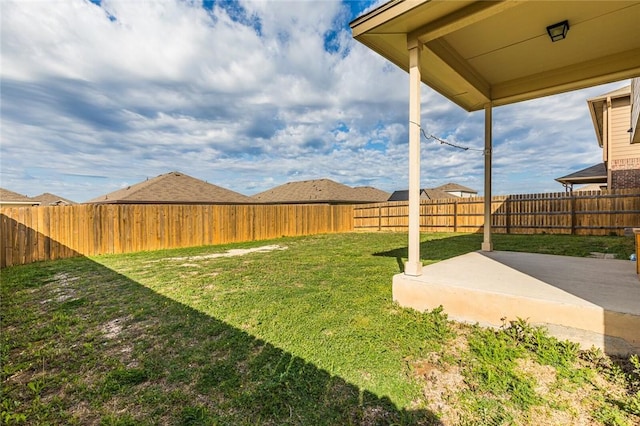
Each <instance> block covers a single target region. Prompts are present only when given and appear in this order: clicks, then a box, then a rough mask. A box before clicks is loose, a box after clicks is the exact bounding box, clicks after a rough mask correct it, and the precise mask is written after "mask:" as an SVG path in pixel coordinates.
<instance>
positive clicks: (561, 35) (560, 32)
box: [547, 21, 569, 42]
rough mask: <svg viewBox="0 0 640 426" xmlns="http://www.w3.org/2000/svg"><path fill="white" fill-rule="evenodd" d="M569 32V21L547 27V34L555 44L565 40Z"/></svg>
mask: <svg viewBox="0 0 640 426" xmlns="http://www.w3.org/2000/svg"><path fill="white" fill-rule="evenodd" d="M567 31H569V21H562V22H558V23H557V24H553V25H549V26H548V27H547V33H549V37H550V38H551V41H553V42H556V41H558V40H564V39H565V38H566V37H567Z"/></svg>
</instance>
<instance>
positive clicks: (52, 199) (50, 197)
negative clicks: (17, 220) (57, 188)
mask: <svg viewBox="0 0 640 426" xmlns="http://www.w3.org/2000/svg"><path fill="white" fill-rule="evenodd" d="M31 199H32V200H35V201H40V205H41V206H69V205H72V204H76V202H75V201H71V200H67V199H66V198H63V197H60V196H59V195H55V194H52V193H50V192H45V193H44V194H40V195H36V196H35V197H31Z"/></svg>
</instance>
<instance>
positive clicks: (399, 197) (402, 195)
mask: <svg viewBox="0 0 640 426" xmlns="http://www.w3.org/2000/svg"><path fill="white" fill-rule="evenodd" d="M447 198H459V197H457V196H456V195H452V194H449V193H448V192H445V191H443V190H441V189H437V188H422V189H420V199H422V200H444V199H447ZM408 200H409V191H408V190H406V189H405V190H400V191H395V192H394V193H393V194H391V197H389V199H388V200H387V201H408Z"/></svg>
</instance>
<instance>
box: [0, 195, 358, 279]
mask: <svg viewBox="0 0 640 426" xmlns="http://www.w3.org/2000/svg"><path fill="white" fill-rule="evenodd" d="M0 219H1V224H0V233H1V234H0V267H5V266H11V265H20V264H27V263H32V262H36V261H39V260H50V259H60V258H67V257H72V256H79V255H89V256H91V255H99V254H107V253H128V252H135V251H144V250H158V249H166V248H178V247H193V246H200V245H208V244H222V243H229V242H242V241H255V240H265V239H269V238H278V237H282V236H296V235H311V234H321V233H332V232H349V231H352V230H353V207H352V206H350V205H337V206H331V205H318V204H306V205H91V204H81V205H74V206H51V207H19V208H2V209H0Z"/></svg>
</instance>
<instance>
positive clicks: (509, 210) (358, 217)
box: [354, 188, 640, 235]
mask: <svg viewBox="0 0 640 426" xmlns="http://www.w3.org/2000/svg"><path fill="white" fill-rule="evenodd" d="M408 211H409V205H408V202H406V201H396V202H387V203H378V204H366V205H357V206H354V229H355V230H356V231H385V230H386V231H406V230H407V229H408ZM483 226H484V198H483V197H473V198H457V199H443V200H423V201H421V203H420V230H421V231H422V232H480V231H481V230H482V227H483ZM491 226H492V230H493V232H496V233H506V234H535V233H547V234H577V235H623V233H624V229H625V228H633V227H640V188H636V189H627V190H615V191H601V192H600V191H598V192H596V191H594V192H573V193H565V192H559V193H547V194H522V195H508V196H496V197H492V199H491Z"/></svg>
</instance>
